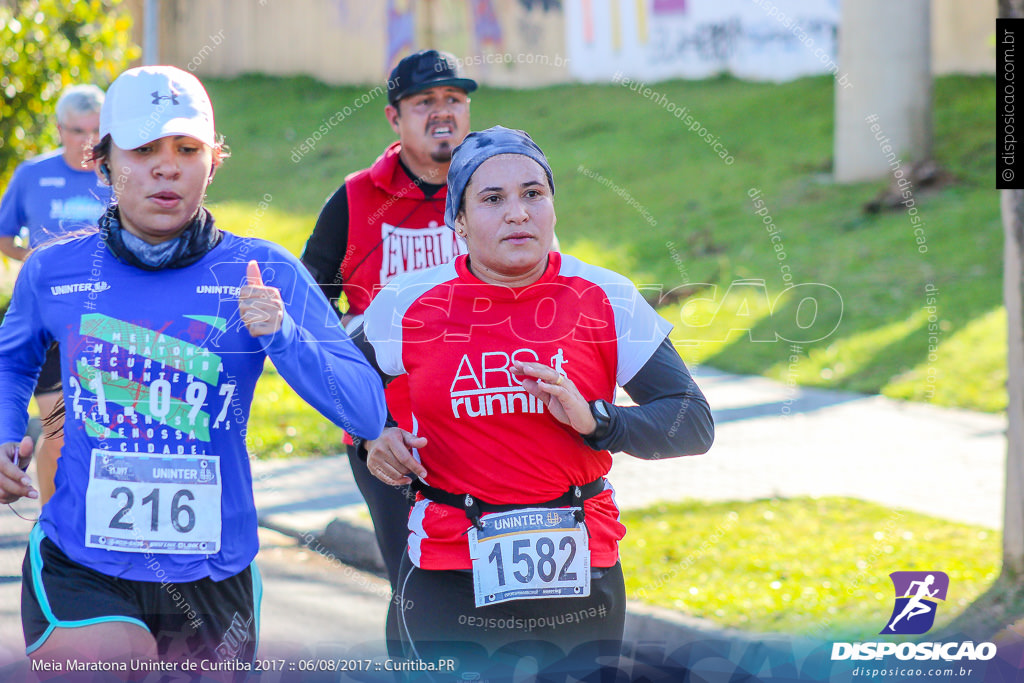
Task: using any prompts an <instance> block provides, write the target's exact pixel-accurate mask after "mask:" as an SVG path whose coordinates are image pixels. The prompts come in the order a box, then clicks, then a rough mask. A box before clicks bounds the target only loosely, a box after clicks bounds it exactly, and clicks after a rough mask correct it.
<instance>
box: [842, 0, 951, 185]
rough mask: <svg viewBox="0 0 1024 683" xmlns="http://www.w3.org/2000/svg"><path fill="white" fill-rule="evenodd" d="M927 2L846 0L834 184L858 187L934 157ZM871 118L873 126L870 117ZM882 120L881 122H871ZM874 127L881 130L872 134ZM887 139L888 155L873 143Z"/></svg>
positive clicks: (928, 0)
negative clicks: (896, 162)
mask: <svg viewBox="0 0 1024 683" xmlns="http://www.w3.org/2000/svg"><path fill="white" fill-rule="evenodd" d="M929 4H930V0H898V2H893V0H842V7H841V10H840V12H841V18H840V23H839V60H838V61H839V71H840V74H846V75H847V76H848V79H849V83H850V86H849V87H843V86H842V85H839V84H838V83H837V84H836V86H835V93H836V97H835V102H836V105H835V106H836V110H835V111H836V114H835V143H834V144H835V168H834V172H835V179H836V181H837V182H841V183H843V182H857V181H863V180H873V179H876V178H882V177H884V176H885V175H886V174H888V173H890V172H891V169H892V167H891V166H890V164H891V163H892V162H893V159H892V158H891V157H890V158H889V159H887V158H886V154H887V153H888V154H890V155H891V153H892V152H895V154H896V158H898V159H900V160H901V162H902V164H903V166H906V165H909V164H910V163H913V162H915V161H920V160H922V159H927V158H928V157H930V155H931V137H932V123H931V116H932V114H931V108H932V77H931V50H930V26H931V22H930V14H929ZM868 116H872V121H867V120H866V119H867V117H868ZM874 116H877V117H878V118H877V119H874ZM872 124H874V125H877V127H878V128H877V129H876V130H872V129H871V126H872ZM876 136H878V137H879V138H883V137H888V138H889V140H888V144H889V145H891V147H892V150H891V151H888V152H887V153H884V152H883V151H882V149H881V145H882V144H884V143H882V142H879V140H878V139H876Z"/></svg>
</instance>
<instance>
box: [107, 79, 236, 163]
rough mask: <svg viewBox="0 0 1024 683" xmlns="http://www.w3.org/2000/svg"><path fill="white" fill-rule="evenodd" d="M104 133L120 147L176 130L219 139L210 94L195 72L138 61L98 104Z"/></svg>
mask: <svg viewBox="0 0 1024 683" xmlns="http://www.w3.org/2000/svg"><path fill="white" fill-rule="evenodd" d="M168 104H172V105H174V106H173V107H172V106H168ZM104 135H110V137H111V138H112V139H113V141H114V144H115V145H117V146H118V147H120V148H121V149H136V148H138V147H141V146H142V145H144V144H146V143H149V142H152V141H153V140H156V139H158V138H162V137H169V136H175V135H185V136H189V137H193V138H195V139H197V140H199V141H200V142H203V143H205V144H207V145H209V146H210V147H214V146H216V144H217V136H216V133H215V132H214V127H213V106H212V105H211V104H210V96H209V95H208V94H207V93H206V89H205V88H203V84H202V83H200V82H199V79H198V78H196V77H195V76H194V75H193V74H191V73H189V72H188V71H182V70H181V69H178V68H177V67H173V66H140V67H137V68H134V69H128V70H127V71H125V72H124V73H122V74H121V75H120V76H118V77H117V79H116V80H115V81H114V82H113V83H111V85H110V88H108V89H107V97H106V99H105V100H104V102H103V108H102V109H101V110H100V136H101V137H102V136H104Z"/></svg>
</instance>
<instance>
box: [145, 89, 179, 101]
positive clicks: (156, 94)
mask: <svg viewBox="0 0 1024 683" xmlns="http://www.w3.org/2000/svg"><path fill="white" fill-rule="evenodd" d="M150 94H151V95H152V96H153V102H152V104H160V100H170V101H171V104H177V103H178V93H176V92H174V91H173V90H172V91H171V94H170V95H161V94H160V91H159V90H154V91H153V92H151V93H150Z"/></svg>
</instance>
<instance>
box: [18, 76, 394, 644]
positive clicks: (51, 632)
mask: <svg viewBox="0 0 1024 683" xmlns="http://www.w3.org/2000/svg"><path fill="white" fill-rule="evenodd" d="M100 136H101V140H100V143H99V144H98V145H97V146H96V148H95V149H94V157H95V160H96V162H97V171H98V173H99V174H100V175H101V177H102V178H103V179H104V181H105V182H106V183H108V184H110V185H111V186H112V187H113V189H114V201H113V202H112V203H111V205H110V206H109V207H108V208H107V210H106V212H105V214H104V215H103V217H102V218H101V219H100V221H99V229H98V230H97V231H92V232H90V233H86V234H79V235H75V236H69V237H66V238H64V239H62V240H60V241H57V242H54V243H52V244H49V245H46V246H43V247H42V248H40V249H37V250H35V251H34V252H33V253H32V254H31V255H30V256H29V258H28V259H27V260H26V262H25V265H24V267H23V269H22V271H21V274H20V276H19V278H18V281H17V283H16V285H15V289H14V295H13V297H12V300H11V306H10V310H9V312H8V314H7V317H6V319H5V320H4V323H3V326H2V327H0V456H2V457H0V502H7V503H9V502H11V501H14V500H17V499H18V498H19V497H22V496H28V497H30V498H35V497H37V495H38V494H37V492H36V491H35V489H34V488H33V487H32V482H31V480H30V479H29V477H28V476H27V475H26V474H25V472H24V469H25V467H26V466H27V464H28V461H29V459H30V457H31V454H32V443H31V441H30V440H29V439H27V438H26V439H24V440H22V438H21V435H22V434H24V433H25V423H26V421H27V412H26V410H27V406H28V402H29V398H30V396H31V393H32V388H33V387H34V385H35V378H36V375H37V374H38V371H39V367H40V365H41V364H42V361H43V356H44V354H45V351H46V349H47V347H48V346H49V345H50V343H51V342H52V341H54V340H56V341H57V342H59V344H60V351H61V359H60V360H61V369H62V375H63V387H62V389H63V397H64V407H65V410H66V418H65V427H64V430H65V444H64V448H63V452H62V456H61V460H60V464H59V466H58V469H57V475H56V479H55V485H56V491H55V493H54V495H53V497H52V498H51V499H50V501H49V502H48V503H47V504H46V505H45V506H44V507H43V509H42V512H41V514H40V518H39V523H38V524H37V525H36V526H35V528H34V529H33V530H32V533H31V537H30V543H29V548H28V551H27V553H26V557H25V562H24V565H23V587H22V594H23V599H22V624H23V628H24V632H25V642H26V647H27V652H28V654H29V655H30V656H32V657H33V658H34V659H37V660H57V661H61V660H64V659H67V658H75V659H78V660H91V661H104V662H111V661H121V662H127V661H129V660H147V659H150V660H152V659H156V658H160V659H163V660H169V661H179V660H186V659H187V660H193V661H195V660H215V661H218V662H224V661H230V660H242V661H251V660H252V658H253V657H254V655H255V651H256V641H257V635H258V628H259V625H258V623H257V619H258V614H259V610H258V605H259V598H260V588H259V573H258V572H257V571H256V568H255V566H254V565H253V564H252V563H253V558H254V557H255V555H256V551H257V548H258V541H257V522H256V509H255V505H254V503H253V494H252V479H251V474H250V470H249V462H248V454H247V452H246V448H245V433H246V424H247V421H248V417H249V408H250V405H251V403H252V398H253V390H254V388H255V385H256V380H257V379H258V377H259V375H260V373H261V371H262V369H263V365H264V359H265V358H266V357H267V356H270V358H271V359H272V360H273V362H274V365H275V366H276V368H277V370H278V371H279V372H280V374H281V375H282V376H283V377H284V378H285V379H286V380H287V381H288V383H289V384H290V385H291V386H292V387H293V388H294V389H295V390H296V392H297V393H298V394H299V395H300V396H302V397H303V398H304V399H305V400H307V401H308V402H309V403H310V404H312V405H313V406H314V407H315V408H316V409H317V410H319V411H320V412H321V413H323V414H324V415H325V416H326V417H327V418H328V419H330V420H331V421H332V422H334V423H335V424H337V425H338V426H340V427H343V428H344V429H345V430H346V431H348V432H350V433H354V434H356V435H359V436H361V437H363V438H374V437H376V436H378V435H379V434H380V432H381V429H382V426H383V423H384V417H385V407H384V396H383V390H382V387H381V382H380V379H379V378H378V376H377V373H376V372H375V371H374V370H373V369H372V368H371V367H370V366H369V365H368V364H367V363H366V362H365V361H364V360H363V357H362V355H361V354H360V353H359V351H357V350H356V349H355V347H354V346H353V344H352V343H351V342H350V341H349V339H348V338H347V336H346V335H345V333H344V331H343V330H342V329H341V327H340V326H339V325H338V324H337V322H336V321H337V318H336V316H335V315H333V314H332V313H331V310H330V308H329V306H328V303H327V300H326V299H324V297H323V295H322V294H321V293H320V290H319V288H318V287H317V286H316V285H315V283H314V282H313V281H312V280H311V279H310V277H309V275H308V274H307V271H306V269H305V268H304V267H303V266H302V265H301V264H300V263H299V262H298V260H297V259H295V258H294V257H292V256H291V255H290V254H289V253H288V252H286V251H285V250H283V249H281V248H280V247H277V246H276V245H273V244H271V243H269V242H265V241H263V240H258V239H248V238H246V239H243V238H239V237H236V236H234V235H231V234H229V233H226V232H223V231H221V230H219V229H217V228H216V227H215V225H214V219H213V216H212V215H211V214H210V213H209V211H207V210H206V209H205V208H204V207H203V198H204V196H205V192H206V188H207V186H208V185H209V183H210V181H211V180H212V178H213V175H214V173H215V172H216V169H217V167H218V165H219V164H220V162H221V160H222V159H223V158H224V156H225V152H224V149H223V147H222V145H221V144H220V142H219V140H218V138H217V136H216V133H215V131H214V124H213V108H212V106H211V104H210V100H209V96H208V95H207V93H206V91H205V89H204V88H203V86H202V84H201V83H200V82H199V81H198V80H197V79H196V78H195V77H194V76H193V75H191V74H189V73H187V72H184V71H181V70H180V69H176V68H174V67H169V66H156V67H140V68H137V69H131V70H129V71H126V72H125V73H123V74H121V76H120V77H118V79H117V80H116V81H114V83H113V84H112V85H111V86H110V89H109V90H108V92H107V97H106V100H105V102H104V104H103V108H102V111H101V115H100Z"/></svg>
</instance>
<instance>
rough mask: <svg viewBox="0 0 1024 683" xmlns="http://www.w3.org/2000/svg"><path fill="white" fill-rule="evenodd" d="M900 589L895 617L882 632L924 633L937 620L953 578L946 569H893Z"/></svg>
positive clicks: (893, 614)
mask: <svg viewBox="0 0 1024 683" xmlns="http://www.w3.org/2000/svg"><path fill="white" fill-rule="evenodd" d="M889 578H890V579H892V584H893V588H894V589H895V591H896V604H895V605H893V608H892V616H890V617H889V621H888V623H887V624H886V626H885V628H883V629H882V630H881V632H880V634H881V635H892V634H899V635H920V634H922V633H927V632H928V631H929V630H930V629H931V627H932V625H933V624H934V623H935V613H936V611H937V610H938V601H939V600H943V601H945V599H946V593H947V591H949V577H948V576H947V575H946V573H945V572H893V573H892V574H889Z"/></svg>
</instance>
